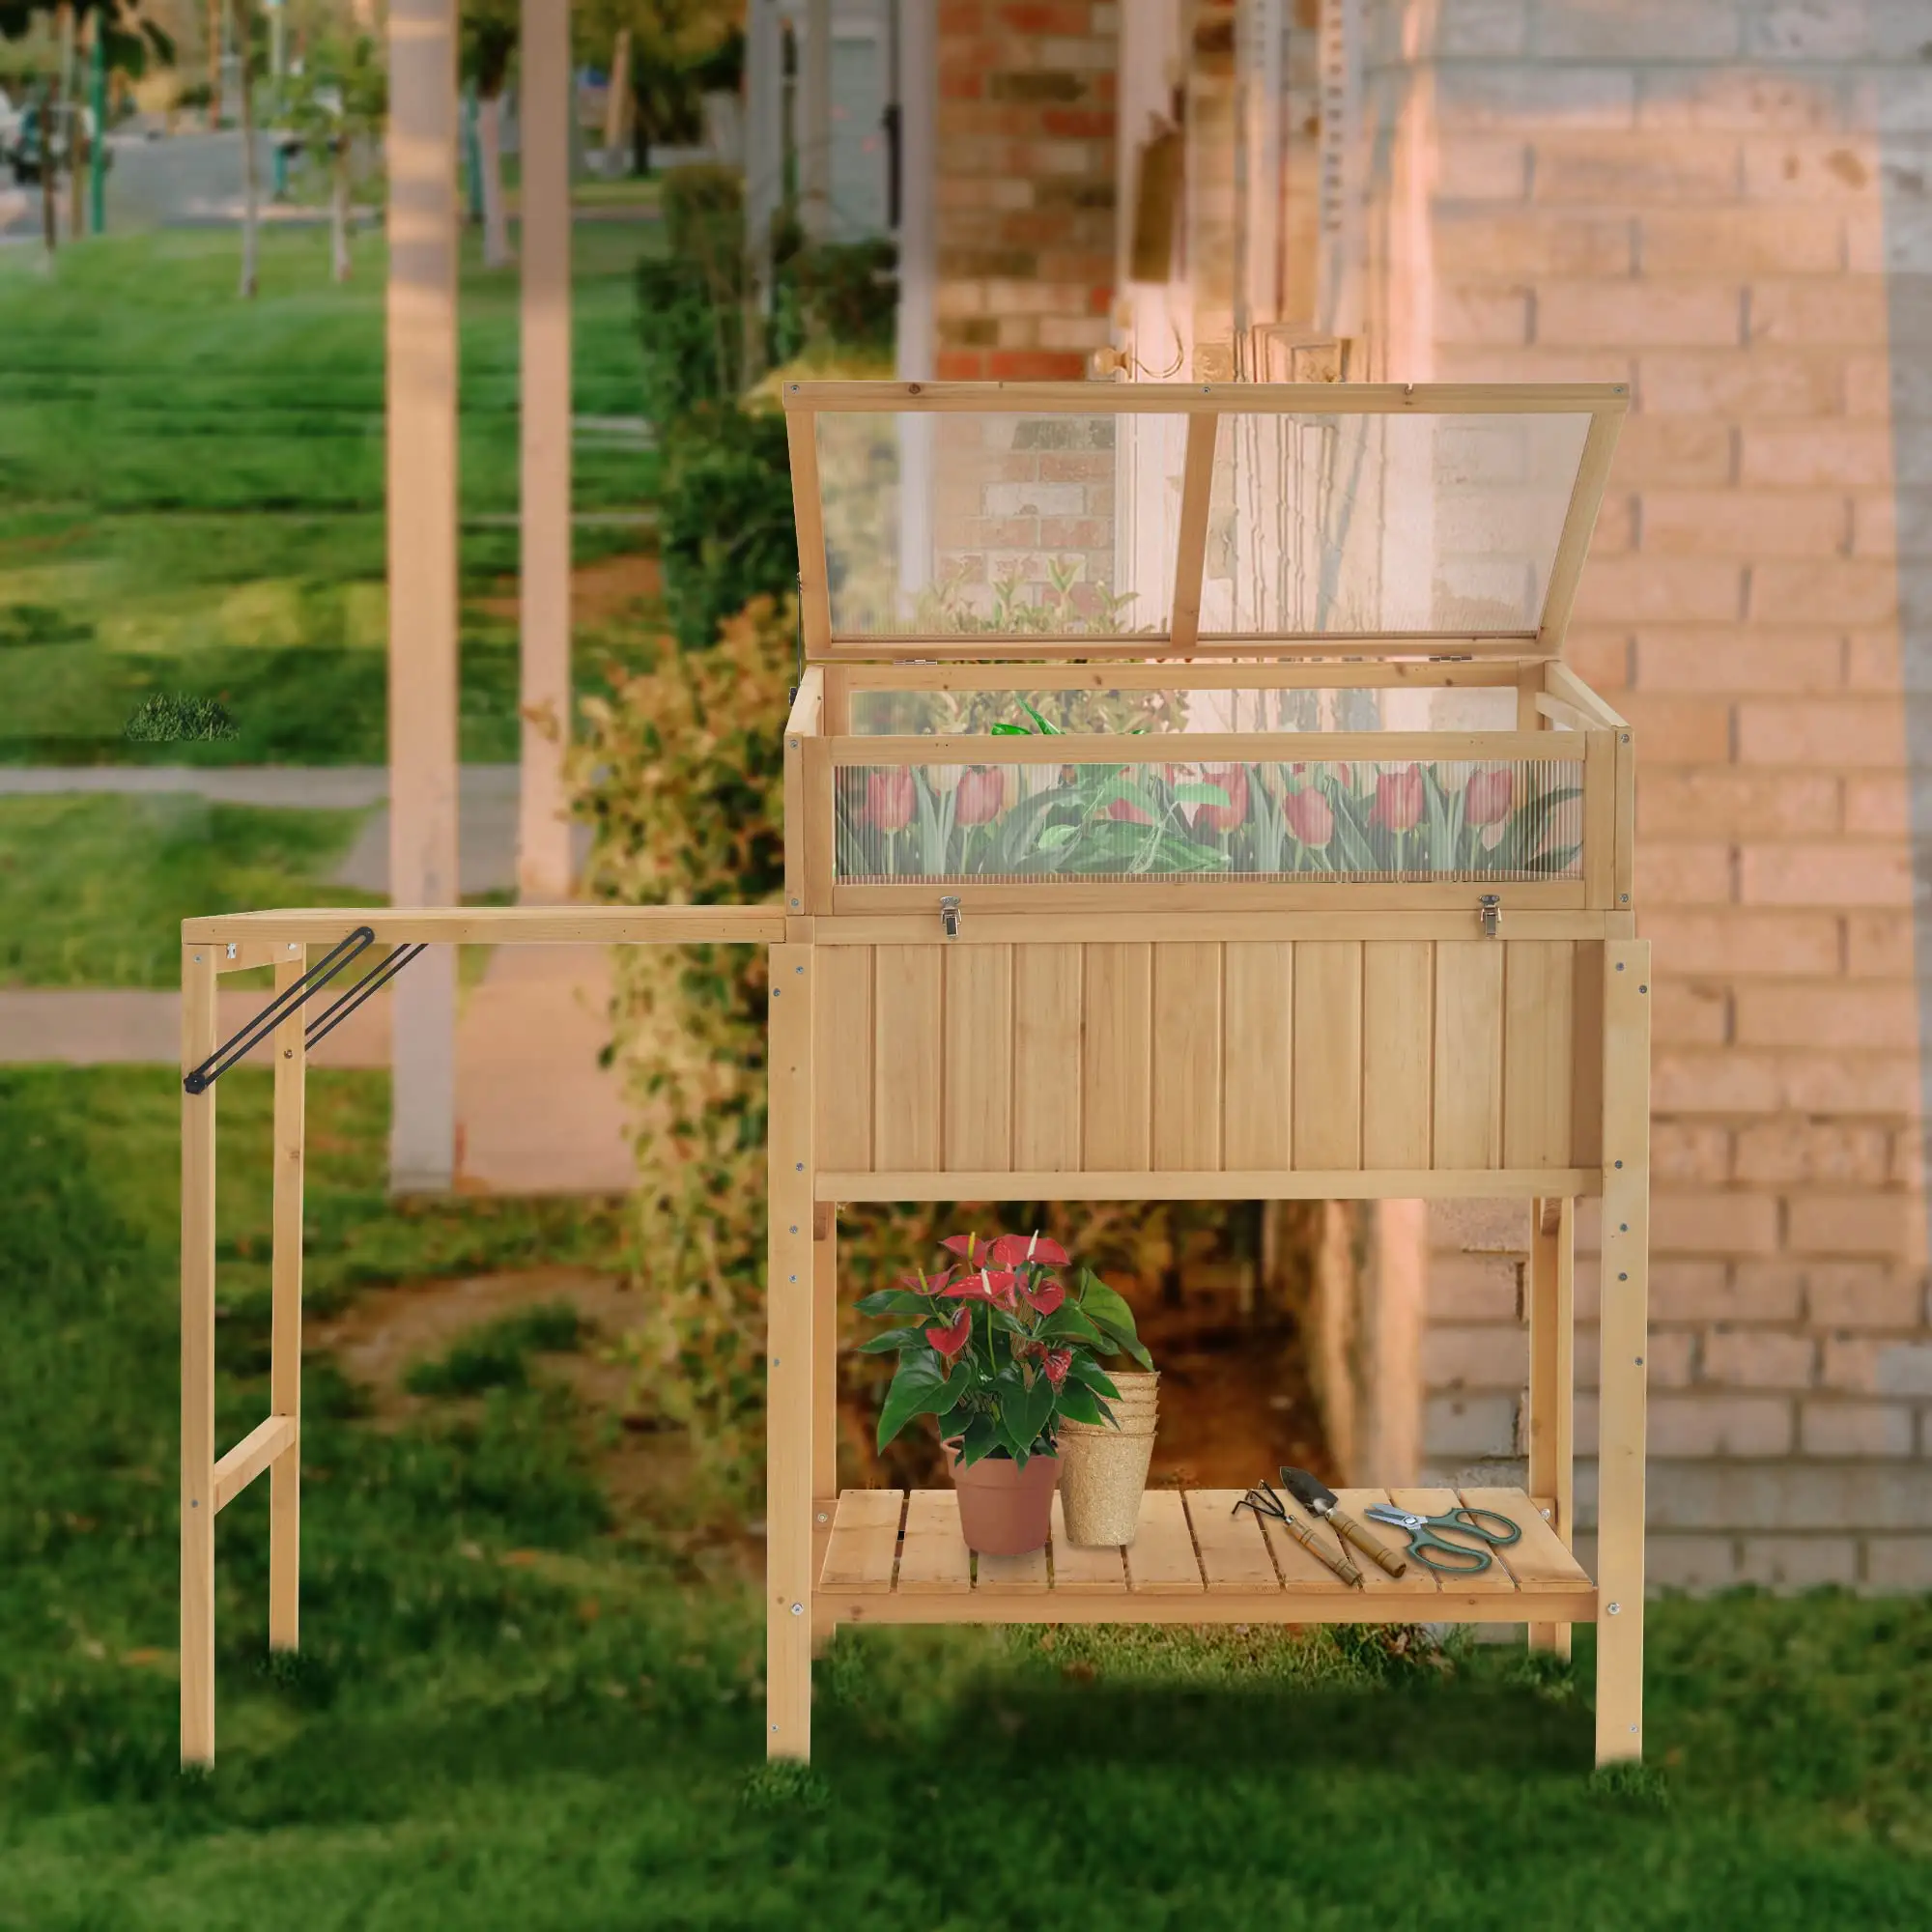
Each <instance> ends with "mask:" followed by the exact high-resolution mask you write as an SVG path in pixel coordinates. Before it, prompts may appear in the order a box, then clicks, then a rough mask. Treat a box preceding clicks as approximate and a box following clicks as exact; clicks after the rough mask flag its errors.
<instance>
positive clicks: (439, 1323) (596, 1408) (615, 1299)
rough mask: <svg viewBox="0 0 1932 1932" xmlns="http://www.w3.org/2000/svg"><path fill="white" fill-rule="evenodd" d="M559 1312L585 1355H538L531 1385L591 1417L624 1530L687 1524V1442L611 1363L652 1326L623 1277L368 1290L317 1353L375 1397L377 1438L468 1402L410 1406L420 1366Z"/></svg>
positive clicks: (435, 1399) (314, 1344)
mask: <svg viewBox="0 0 1932 1932" xmlns="http://www.w3.org/2000/svg"><path fill="white" fill-rule="evenodd" d="M559 1301H561V1302H568V1303H569V1304H570V1306H571V1307H572V1308H574V1309H575V1310H576V1311H577V1315H578V1319H579V1320H580V1321H582V1324H583V1331H584V1332H583V1336H582V1347H581V1348H580V1349H579V1350H576V1351H575V1352H573V1353H568V1354H538V1355H533V1356H532V1357H531V1358H530V1371H529V1372H530V1376H531V1378H532V1379H533V1380H536V1381H539V1382H545V1381H548V1382H559V1383H562V1384H563V1385H564V1386H566V1387H568V1388H569V1389H570V1390H571V1391H572V1392H573V1393H574V1394H575V1395H576V1396H577V1398H578V1400H579V1402H580V1403H581V1404H582V1409H583V1418H584V1427H585V1441H586V1447H587V1448H588V1450H589V1451H590V1453H591V1455H592V1457H593V1459H594V1460H595V1463H596V1465H597V1470H598V1474H599V1477H600V1478H601V1480H602V1482H603V1484H604V1487H605V1490H606V1492H607V1493H608V1494H609V1496H610V1499H611V1510H612V1512H613V1513H614V1515H615V1517H616V1520H617V1522H618V1525H619V1527H620V1528H621V1527H622V1526H623V1525H624V1524H626V1523H627V1522H633V1521H641V1520H649V1521H651V1522H652V1523H654V1524H657V1525H659V1526H663V1525H664V1524H666V1523H667V1522H669V1521H673V1520H678V1519H679V1518H680V1517H681V1515H682V1511H681V1510H680V1509H679V1508H678V1507H677V1504H678V1501H679V1499H680V1498H681V1496H682V1494H683V1492H684V1491H685V1490H686V1488H687V1487H688V1480H687V1479H688V1474H689V1463H690V1456H689V1451H688V1450H687V1448H686V1445H685V1441H684V1437H683V1435H681V1434H680V1433H679V1432H677V1431H673V1430H663V1429H659V1428H656V1427H654V1426H652V1423H651V1419H650V1418H649V1417H647V1416H645V1415H643V1414H641V1413H640V1412H639V1411H638V1410H637V1409H636V1408H635V1406H633V1404H632V1400H631V1398H632V1392H633V1390H632V1376H631V1371H630V1370H629V1369H628V1368H627V1367H626V1366H625V1365H624V1364H623V1363H621V1362H616V1361H611V1360H609V1359H607V1357H608V1355H609V1352H610V1348H611V1344H612V1343H614V1342H615V1341H616V1340H617V1339H618V1338H619V1337H620V1336H622V1335H623V1334H624V1332H625V1331H626V1330H627V1329H631V1328H636V1327H638V1326H639V1325H640V1324H641V1322H642V1320H643V1310H642V1306H641V1297H640V1296H639V1293H637V1291H636V1290H635V1289H634V1288H633V1287H632V1286H631V1284H630V1282H629V1280H628V1279H626V1278H625V1277H624V1276H622V1275H612V1274H603V1273H599V1272H596V1271H595V1270H592V1269H588V1268H530V1269H527V1270H520V1271H519V1272H517V1273H514V1274H485V1275H469V1276H463V1277H459V1278H457V1279H454V1280H449V1281H426V1282H410V1283H406V1284H405V1285H403V1286H401V1287H396V1288H376V1289H370V1290H367V1291H365V1292H364V1293H361V1294H359V1295H358V1296H357V1297H356V1298H355V1302H354V1303H353V1304H352V1305H351V1306H350V1307H349V1308H347V1309H346V1310H344V1312H343V1313H342V1314H341V1315H339V1316H337V1317H335V1318H334V1320H332V1321H326V1322H320V1323H318V1324H316V1326H315V1327H314V1328H312V1329H311V1330H310V1332H309V1336H308V1346H309V1347H310V1348H311V1349H313V1350H319V1351H323V1352H327V1353H328V1354H331V1355H333V1356H334V1357H335V1360H336V1362H337V1364H338V1365H339V1366H340V1367H341V1369H342V1372H343V1374H344V1375H346V1376H347V1377H348V1378H350V1380H352V1381H354V1382H355V1383H358V1384H359V1385H360V1386H361V1387H363V1388H365V1389H366V1390H367V1391H368V1394H369V1399H370V1404H371V1411H372V1412H371V1419H372V1421H373V1422H374V1424H375V1426H376V1427H377V1428H379V1429H397V1428H400V1427H402V1426H403V1425H404V1424H405V1423H408V1422H412V1421H414V1420H417V1419H419V1418H420V1417H422V1416H423V1415H425V1414H427V1413H429V1412H431V1411H432V1410H435V1411H440V1412H442V1413H450V1412H457V1413H460V1412H461V1410H462V1408H463V1406H465V1402H466V1400H467V1399H465V1398H450V1397H446V1396H419V1395H412V1393H411V1392H410V1391H409V1389H408V1388H406V1387H405V1386H404V1378H406V1377H407V1376H408V1374H409V1372H410V1370H411V1369H412V1368H413V1367H414V1366H415V1365H416V1363H418V1362H421V1361H426V1360H431V1359H434V1358H435V1357H437V1356H440V1355H442V1354H446V1353H447V1352H448V1350H449V1349H450V1348H451V1347H452V1345H454V1344H455V1343H457V1342H458V1341H460V1340H462V1338H463V1337H464V1336H466V1335H468V1334H469V1333H471V1332H472V1331H474V1330H475V1329H478V1328H481V1327H484V1326H487V1325H488V1324H489V1323H491V1322H494V1321H502V1320H503V1319H504V1318H505V1317H507V1316H513V1315H518V1314H521V1313H523V1312H524V1311H525V1310H526V1309H531V1308H541V1307H544V1306H546V1305H548V1304H550V1303H553V1302H559ZM612 1425H614V1427H613V1426H612Z"/></svg>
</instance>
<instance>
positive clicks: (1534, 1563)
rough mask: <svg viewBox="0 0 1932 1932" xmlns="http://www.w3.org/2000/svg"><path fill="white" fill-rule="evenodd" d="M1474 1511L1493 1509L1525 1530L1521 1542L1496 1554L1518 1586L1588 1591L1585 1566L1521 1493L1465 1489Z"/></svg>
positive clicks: (1463, 1493) (1466, 1496)
mask: <svg viewBox="0 0 1932 1932" xmlns="http://www.w3.org/2000/svg"><path fill="white" fill-rule="evenodd" d="M1462 1496H1463V1501H1464V1502H1465V1503H1467V1504H1468V1506H1469V1507H1470V1508H1471V1509H1486V1510H1494V1511H1495V1512H1496V1513H1497V1515H1499V1516H1506V1517H1508V1518H1509V1520H1511V1521H1512V1522H1513V1523H1516V1524H1517V1525H1518V1526H1519V1527H1520V1529H1521V1531H1522V1541H1521V1542H1520V1543H1513V1544H1511V1545H1510V1547H1509V1548H1507V1549H1498V1550H1497V1551H1496V1554H1497V1556H1499V1557H1500V1558H1501V1559H1502V1561H1503V1563H1504V1565H1505V1566H1506V1567H1507V1568H1508V1570H1509V1573H1510V1575H1511V1576H1512V1577H1515V1578H1516V1580H1517V1583H1518V1585H1519V1586H1520V1588H1522V1589H1525V1590H1537V1589H1547V1590H1570V1589H1588V1588H1589V1586H1590V1579H1589V1577H1587V1576H1586V1575H1585V1574H1584V1571H1583V1567H1582V1565H1581V1564H1579V1563H1578V1562H1577V1559H1576V1558H1575V1557H1574V1556H1572V1555H1571V1553H1570V1552H1569V1551H1568V1550H1567V1549H1565V1548H1564V1547H1563V1544H1562V1541H1561V1539H1560V1538H1558V1536H1557V1534H1556V1532H1555V1531H1554V1530H1553V1529H1551V1528H1550V1526H1549V1525H1548V1523H1547V1522H1545V1521H1544V1520H1543V1519H1542V1517H1540V1516H1539V1515H1538V1514H1537V1512H1536V1506H1535V1504H1533V1503H1532V1502H1531V1501H1530V1499H1529V1498H1528V1496H1526V1495H1525V1494H1524V1493H1523V1492H1521V1491H1520V1490H1464V1491H1463V1492H1462Z"/></svg>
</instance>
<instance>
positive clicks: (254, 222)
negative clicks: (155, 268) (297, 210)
mask: <svg viewBox="0 0 1932 1932" xmlns="http://www.w3.org/2000/svg"><path fill="white" fill-rule="evenodd" d="M253 24H254V23H253V21H252V20H251V19H250V17H249V5H248V0H235V38H236V40H237V41H239V42H240V43H241V71H240V72H239V74H238V75H237V83H236V91H237V93H239V94H240V95H241V102H240V106H241V291H240V293H241V298H242V300H243V301H253V300H254V298H255V286H256V279H257V278H256V267H255V252H256V239H257V238H256V229H257V227H258V225H259V222H260V218H261V203H262V182H261V170H260V168H259V166H258V165H257V159H256V155H255V90H254V89H253V88H252V87H251V86H250V85H249V81H250V79H251V78H252V76H251V74H250V72H249V69H250V67H251V65H252V63H251V62H250V60H249V53H250V43H251V42H252V40H253V36H252V35H251V34H250V32H249V28H250V27H251V26H252V25H253Z"/></svg>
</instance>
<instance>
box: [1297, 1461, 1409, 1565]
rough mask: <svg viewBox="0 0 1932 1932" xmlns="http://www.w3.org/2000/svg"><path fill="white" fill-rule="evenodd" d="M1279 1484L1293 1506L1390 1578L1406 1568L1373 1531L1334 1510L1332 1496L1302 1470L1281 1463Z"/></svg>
mask: <svg viewBox="0 0 1932 1932" xmlns="http://www.w3.org/2000/svg"><path fill="white" fill-rule="evenodd" d="M1281 1480H1282V1483H1283V1484H1284V1486H1285V1487H1286V1488H1287V1490H1288V1492H1289V1493H1290V1494H1291V1495H1292V1496H1293V1498H1294V1499H1295V1501H1296V1502H1298V1503H1300V1504H1301V1505H1302V1506H1303V1507H1304V1508H1306V1509H1308V1510H1310V1511H1312V1512H1313V1513H1314V1514H1315V1515H1316V1516H1319V1517H1320V1518H1321V1520H1322V1521H1323V1522H1325V1523H1327V1524H1329V1525H1330V1526H1331V1527H1332V1528H1333V1529H1334V1531H1335V1534H1336V1535H1337V1536H1341V1537H1346V1538H1347V1539H1348V1541H1349V1542H1350V1543H1352V1544H1353V1545H1354V1546H1355V1548H1357V1549H1359V1550H1360V1551H1361V1552H1362V1554H1363V1555H1364V1556H1366V1557H1368V1558H1369V1559H1370V1560H1371V1561H1373V1562H1375V1563H1378V1564H1379V1565H1380V1566H1381V1568H1382V1569H1384V1570H1386V1571H1387V1572H1388V1574H1389V1575H1390V1576H1391V1577H1400V1576H1401V1575H1402V1573H1403V1572H1404V1571H1405V1570H1406V1569H1407V1568H1408V1564H1407V1563H1406V1560H1405V1559H1404V1558H1402V1557H1400V1556H1398V1555H1397V1554H1396V1553H1395V1552H1394V1551H1393V1550H1392V1549H1390V1548H1389V1547H1388V1545H1387V1544H1385V1543H1384V1542H1382V1540H1381V1539H1380V1537H1378V1536H1377V1535H1376V1534H1375V1533H1374V1531H1372V1530H1367V1529H1364V1528H1363V1527H1362V1525H1361V1524H1360V1523H1359V1522H1357V1521H1356V1520H1355V1519H1354V1518H1353V1517H1351V1516H1350V1514H1349V1513H1348V1511H1347V1510H1344V1509H1337V1508H1336V1506H1335V1504H1336V1497H1335V1492H1334V1491H1333V1490H1331V1489H1329V1488H1327V1487H1326V1486H1325V1485H1324V1484H1323V1483H1321V1481H1319V1480H1318V1479H1317V1478H1316V1477H1314V1476H1312V1475H1310V1474H1309V1472H1308V1471H1307V1470H1306V1469H1291V1468H1290V1467H1289V1466H1288V1464H1287V1463H1283V1464H1282V1470H1281Z"/></svg>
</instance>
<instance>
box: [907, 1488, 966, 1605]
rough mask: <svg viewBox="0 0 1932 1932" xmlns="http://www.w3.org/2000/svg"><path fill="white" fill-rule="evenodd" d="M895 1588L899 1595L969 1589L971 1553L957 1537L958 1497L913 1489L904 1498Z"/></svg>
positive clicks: (948, 1493)
mask: <svg viewBox="0 0 1932 1932" xmlns="http://www.w3.org/2000/svg"><path fill="white" fill-rule="evenodd" d="M898 1587H899V1591H900V1594H901V1595H903V1594H904V1593H905V1592H906V1591H908V1590H910V1591H913V1592H915V1593H919V1592H930V1591H938V1590H953V1591H958V1590H970V1589H971V1588H972V1587H973V1552H972V1551H971V1550H970V1549H968V1548H966V1539H965V1538H964V1537H963V1536H961V1535H960V1534H959V1498H958V1496H957V1495H956V1494H954V1492H952V1491H951V1490H914V1491H913V1492H912V1493H911V1494H910V1495H909V1496H907V1497H906V1513H905V1541H904V1543H903V1544H902V1545H901V1546H900V1548H899V1584H898Z"/></svg>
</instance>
